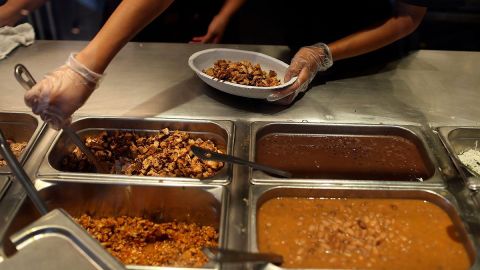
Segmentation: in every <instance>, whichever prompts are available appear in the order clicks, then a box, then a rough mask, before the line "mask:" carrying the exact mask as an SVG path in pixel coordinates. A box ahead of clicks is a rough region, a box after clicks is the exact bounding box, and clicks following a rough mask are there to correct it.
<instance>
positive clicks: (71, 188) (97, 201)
mask: <svg viewBox="0 0 480 270" xmlns="http://www.w3.org/2000/svg"><path fill="white" fill-rule="evenodd" d="M51 180H52V179H38V180H37V181H36V183H37V187H38V189H39V194H40V196H41V198H43V199H44V201H45V202H46V204H47V206H48V207H49V209H54V208H62V209H64V210H65V211H66V212H67V213H68V214H70V215H71V216H74V217H75V216H79V215H81V214H85V213H88V214H89V215H92V216H97V217H103V216H120V215H130V216H141V217H150V218H151V219H152V220H155V221H158V222H168V221H173V220H176V221H179V222H181V221H185V222H195V223H197V224H200V225H210V226H213V227H214V228H216V229H217V230H218V231H219V246H220V247H224V245H225V242H226V239H225V237H224V235H225V232H226V230H227V229H228V228H227V224H226V222H225V219H226V216H227V211H228V194H227V191H226V188H225V187H224V186H222V185H204V184H195V183H191V184H178V185H173V184H170V185H166V184H129V183H128V182H119V183H118V184H105V183H103V184H102V183H85V182H82V180H81V179H78V181H76V182H63V183H52V181H51ZM37 218H39V215H38V213H37V212H36V211H35V209H34V208H33V205H32V204H31V202H29V201H28V200H24V201H23V203H22V205H21V206H20V207H19V209H18V211H17V213H16V215H15V217H14V218H13V219H12V220H11V221H10V222H9V225H8V229H7V230H6V233H5V234H4V235H2V236H1V239H2V246H1V247H2V248H3V252H4V254H6V255H7V256H11V255H12V254H13V253H14V252H15V246H14V245H12V243H11V242H10V241H9V238H10V236H11V235H12V234H13V233H15V232H17V231H19V230H20V229H22V228H24V227H25V226H27V225H28V224H30V223H31V222H33V221H34V220H35V219H37ZM43 233H44V234H46V233H48V231H45V232H43ZM39 234H40V235H39V236H38V237H41V236H42V235H41V233H39ZM217 267H218V266H216V265H208V266H207V268H208V269H215V268H217ZM128 268H129V269H168V267H147V266H134V265H129V266H128ZM175 269H178V268H175Z"/></svg>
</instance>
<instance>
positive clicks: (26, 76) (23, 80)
mask: <svg viewBox="0 0 480 270" xmlns="http://www.w3.org/2000/svg"><path fill="white" fill-rule="evenodd" d="M14 74H15V78H16V79H17V81H18V82H19V83H20V84H21V85H22V86H23V88H25V90H27V91H28V90H30V88H32V87H33V86H34V85H35V84H37V82H36V81H35V79H34V78H33V76H32V74H30V72H29V71H28V69H27V68H26V67H25V66H24V65H22V64H17V65H16V66H15V72H14ZM46 124H47V123H46V122H44V123H43V125H46ZM62 130H63V132H65V134H66V135H67V136H68V137H69V138H70V140H71V141H72V142H73V143H74V144H75V145H76V146H78V148H79V149H80V150H81V151H82V152H83V153H84V154H85V155H86V156H87V158H88V160H90V162H92V163H93V165H95V168H96V169H97V172H99V173H109V172H110V170H109V169H108V168H107V167H106V166H104V164H102V163H101V162H99V161H98V159H97V158H96V157H95V156H94V155H93V154H92V152H90V150H89V149H88V148H87V147H86V146H85V144H84V143H83V142H82V140H81V139H80V137H79V136H78V135H77V133H76V132H75V131H74V130H73V129H72V128H71V127H70V126H63V127H62Z"/></svg>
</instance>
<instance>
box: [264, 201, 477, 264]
mask: <svg viewBox="0 0 480 270" xmlns="http://www.w3.org/2000/svg"><path fill="white" fill-rule="evenodd" d="M257 234H258V238H257V241H258V247H259V250H260V252H272V253H277V254H281V255H283V257H284V264H283V265H282V266H284V267H287V268H328V269H330V268H332V269H339V268H340V269H399V270H400V269H402V270H403V269H412V270H416V269H418V270H425V269H459V270H466V269H469V267H470V265H471V264H472V261H473V258H471V257H470V256H469V253H468V252H467V250H466V246H465V243H466V241H467V240H466V235H465V233H464V231H460V230H459V228H457V227H456V226H455V225H454V224H453V223H452V220H451V219H450V217H449V216H448V214H447V213H446V212H445V211H444V210H442V209H441V208H439V207H438V206H436V205H434V204H432V203H429V202H426V201H422V200H410V199H319V198H317V199H312V198H295V197H283V198H276V199H271V200H269V201H267V202H265V203H264V204H263V205H261V207H260V209H259V211H258V215H257Z"/></svg>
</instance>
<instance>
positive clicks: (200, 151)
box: [190, 145, 292, 178]
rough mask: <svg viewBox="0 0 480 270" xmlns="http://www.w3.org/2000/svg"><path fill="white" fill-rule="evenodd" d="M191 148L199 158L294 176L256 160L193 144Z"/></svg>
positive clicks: (286, 176) (287, 176)
mask: <svg viewBox="0 0 480 270" xmlns="http://www.w3.org/2000/svg"><path fill="white" fill-rule="evenodd" d="M190 149H191V150H192V152H193V153H194V154H195V155H196V156H198V157H199V158H201V159H203V160H215V161H223V162H230V163H236V164H240V165H245V166H249V167H252V168H254V169H257V170H260V171H264V172H266V173H271V174H274V175H277V176H281V177H285V178H291V177H292V174H291V173H289V172H286V171H282V170H279V169H275V168H272V167H269V166H265V165H262V164H258V163H255V162H251V161H248V160H244V159H241V158H238V157H234V156H231V155H225V154H220V153H217V152H214V151H210V150H207V149H204V148H201V147H198V146H195V145H192V146H191V147H190Z"/></svg>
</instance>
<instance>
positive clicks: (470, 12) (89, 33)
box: [29, 0, 480, 51]
mask: <svg viewBox="0 0 480 270" xmlns="http://www.w3.org/2000/svg"><path fill="white" fill-rule="evenodd" d="M85 1H87V2H95V3H96V6H87V5H85V2H83V1H82V0H51V1H50V3H49V4H48V5H47V6H44V7H42V8H41V9H39V10H38V11H37V12H35V13H34V14H32V16H30V18H29V20H30V22H31V23H32V24H34V26H35V29H36V31H37V38H38V39H59V40H90V39H91V38H92V37H93V36H94V35H95V33H96V32H97V31H98V30H99V28H100V27H101V25H102V24H103V23H104V22H105V20H106V18H108V16H109V14H111V12H112V11H113V10H114V9H115V7H116V5H118V3H119V2H120V1H119V0H93V1H88V0H85ZM312 1H315V0H312ZM431 2H432V3H431V5H430V7H429V9H428V13H427V15H426V17H425V18H424V20H423V22H422V24H421V25H420V27H419V28H418V29H417V31H415V33H413V34H412V35H410V36H409V37H408V38H407V39H406V41H404V42H407V43H408V44H409V47H410V48H411V49H434V50H467V51H479V50H480V0H451V1H446V0H438V1H431ZM316 3H320V2H316ZM222 4H223V0H209V1H198V0H177V1H175V2H174V3H173V4H172V5H171V6H170V7H169V8H168V9H167V11H166V12H164V13H163V14H162V15H161V16H160V17H158V18H157V19H156V20H155V21H153V22H152V23H151V24H150V25H149V26H147V28H145V29H144V30H143V31H142V32H140V33H139V34H138V35H137V36H136V37H135V38H134V41H139V42H189V41H190V40H191V38H192V37H194V36H200V35H203V34H205V32H206V30H207V27H208V24H209V22H210V20H211V19H212V18H213V16H214V15H215V14H216V13H217V12H218V11H219V9H220V7H221V6H222ZM295 4H296V1H272V0H270V1H269V0H247V3H246V4H245V5H244V6H243V7H242V9H241V10H240V11H239V12H238V13H237V14H236V15H235V16H234V17H233V18H232V21H231V23H230V24H229V26H228V28H227V31H226V33H225V36H224V39H223V41H222V43H239V44H286V38H285V33H284V30H285V29H284V24H285V23H286V22H288V18H284V17H285V16H284V15H280V13H279V12H277V10H278V5H289V7H288V8H287V9H290V6H291V10H292V12H300V13H301V12H302V11H301V7H298V6H295V7H294V6H293V5H295ZM307 9H308V7H307ZM345 9H346V11H348V10H349V7H345ZM322 12H323V11H322ZM322 12H318V19H319V21H321V19H322ZM319 41H320V40H319Z"/></svg>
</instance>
